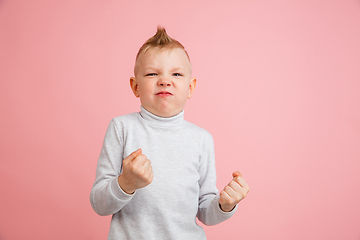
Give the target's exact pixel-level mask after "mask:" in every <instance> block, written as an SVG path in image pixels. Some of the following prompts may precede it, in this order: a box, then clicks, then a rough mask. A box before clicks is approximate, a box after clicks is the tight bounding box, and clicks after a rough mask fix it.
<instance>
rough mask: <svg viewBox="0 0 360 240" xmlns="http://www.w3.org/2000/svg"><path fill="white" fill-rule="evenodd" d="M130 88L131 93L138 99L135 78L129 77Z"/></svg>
mask: <svg viewBox="0 0 360 240" xmlns="http://www.w3.org/2000/svg"><path fill="white" fill-rule="evenodd" d="M130 87H131V90H132V91H133V93H134V95H135V97H137V98H138V97H139V96H140V95H139V91H138V84H137V82H136V78H135V77H131V78H130Z"/></svg>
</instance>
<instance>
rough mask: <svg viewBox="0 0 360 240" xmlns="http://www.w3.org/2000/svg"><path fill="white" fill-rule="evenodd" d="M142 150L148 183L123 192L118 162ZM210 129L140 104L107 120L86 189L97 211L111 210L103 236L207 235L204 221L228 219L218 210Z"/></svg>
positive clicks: (216, 221)
mask: <svg viewBox="0 0 360 240" xmlns="http://www.w3.org/2000/svg"><path fill="white" fill-rule="evenodd" d="M138 148H142V150H143V153H144V154H145V155H146V156H147V158H148V159H149V160H150V161H151V165H152V168H153V172H154V178H153V181H152V183H151V184H150V185H148V186H146V187H145V188H141V189H138V190H137V191H136V192H135V193H134V194H132V195H128V194H126V193H125V192H123V191H122V189H121V188H120V186H119V185H118V182H117V178H118V176H119V175H120V174H121V172H122V160H123V159H124V158H125V157H127V156H128V155H129V154H130V153H132V152H133V151H135V150H137V149H138ZM215 182H216V173H215V158H214V144H213V139H212V136H211V135H210V133H208V132H207V131H206V130H204V129H202V128H200V127H197V126H196V125H194V124H192V123H189V122H187V121H186V120H184V112H181V113H179V114H178V115H176V116H174V117H171V118H161V117H158V116H155V115H153V114H151V113H150V112H148V111H146V110H145V109H144V108H143V107H141V111H140V113H132V114H128V115H124V116H120V117H116V118H114V119H112V120H111V122H110V124H109V126H108V129H107V131H106V135H105V139H104V143H103V147H102V150H101V153H100V157H99V160H98V165H97V170H96V180H95V183H94V185H93V188H92V190H91V193H90V202H91V206H92V208H93V209H94V210H95V212H96V213H98V214H99V215H110V214H113V217H112V220H111V225H110V231H109V237H108V239H122V240H123V239H136V240H140V239H146V240H151V239H156V240H159V239H181V240H184V239H185V240H186V239H192V240H197V239H206V237H205V232H204V230H203V229H202V227H200V226H198V225H197V224H196V219H195V218H196V216H197V217H198V219H199V220H200V221H201V222H203V223H204V224H206V225H214V224H218V223H220V222H222V221H224V220H226V219H228V218H230V217H231V216H232V215H233V214H234V212H235V211H236V208H235V209H234V210H233V211H231V212H229V213H227V212H223V211H222V210H221V209H220V208H219V204H218V198H219V195H218V190H217V188H216V186H215Z"/></svg>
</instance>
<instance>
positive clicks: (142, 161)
mask: <svg viewBox="0 0 360 240" xmlns="http://www.w3.org/2000/svg"><path fill="white" fill-rule="evenodd" d="M153 175H154V174H153V171H152V167H151V162H150V160H149V159H147V157H146V156H145V154H142V150H141V148H139V149H138V150H136V151H135V152H133V153H131V154H130V155H129V156H127V157H126V158H125V159H124V160H123V172H122V173H121V175H120V176H119V177H118V183H119V186H120V187H121V189H122V190H124V192H126V193H127V194H133V193H134V192H135V190H137V189H139V188H143V187H146V186H147V185H149V184H150V183H151V182H152V180H153Z"/></svg>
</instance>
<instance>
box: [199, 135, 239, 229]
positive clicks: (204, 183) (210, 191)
mask: <svg viewBox="0 0 360 240" xmlns="http://www.w3.org/2000/svg"><path fill="white" fill-rule="evenodd" d="M199 174H200V180H199V187H200V193H199V207H198V213H197V218H198V219H199V220H200V221H201V222H202V223H204V224H205V225H215V224H219V223H221V222H223V221H225V220H227V219H229V218H230V217H231V216H232V215H233V214H234V213H235V211H236V208H235V209H233V210H232V211H230V212H224V211H223V210H222V209H221V208H220V205H219V198H220V196H219V194H218V190H217V188H216V170H215V153H214V142H213V139H212V137H211V135H210V134H209V137H208V138H207V139H206V140H205V142H204V151H203V153H202V154H201V157H200V165H199Z"/></svg>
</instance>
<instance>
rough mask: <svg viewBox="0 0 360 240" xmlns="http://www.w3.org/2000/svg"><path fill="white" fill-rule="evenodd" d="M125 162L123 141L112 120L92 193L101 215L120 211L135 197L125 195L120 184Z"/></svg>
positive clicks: (93, 205) (93, 201)
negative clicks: (122, 166) (119, 180)
mask: <svg viewBox="0 0 360 240" xmlns="http://www.w3.org/2000/svg"><path fill="white" fill-rule="evenodd" d="M122 161H123V140H122V138H121V134H119V130H118V128H117V125H116V124H115V122H114V120H111V122H110V124H109V126H108V128H107V131H106V134H105V139H104V143H103V146H102V149H101V152H100V156H99V160H98V163H97V168H96V178H95V183H94V185H93V187H92V190H91V192H90V203H91V206H92V208H93V209H94V211H95V212H96V213H97V214H99V215H101V216H106V215H111V214H114V213H116V212H118V211H120V210H121V209H122V208H123V207H124V206H125V205H126V204H127V203H128V202H129V201H130V200H131V199H132V197H133V196H134V194H135V193H134V194H132V195H129V194H127V193H125V192H124V191H123V190H122V189H121V188H120V186H119V184H118V181H117V179H118V176H119V175H120V169H121V165H122Z"/></svg>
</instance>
